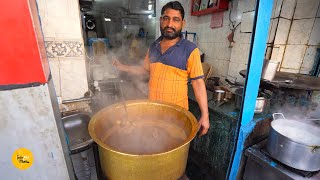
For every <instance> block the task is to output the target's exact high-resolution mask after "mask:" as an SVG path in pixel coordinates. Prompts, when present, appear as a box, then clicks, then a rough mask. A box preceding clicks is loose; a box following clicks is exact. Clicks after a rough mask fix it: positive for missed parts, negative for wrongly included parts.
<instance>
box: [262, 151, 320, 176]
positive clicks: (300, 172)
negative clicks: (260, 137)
mask: <svg viewBox="0 0 320 180" xmlns="http://www.w3.org/2000/svg"><path fill="white" fill-rule="evenodd" d="M260 151H261V152H262V153H264V154H265V155H267V156H268V157H269V158H270V159H272V160H273V161H274V162H275V163H276V164H278V165H279V166H282V167H284V168H286V169H288V170H290V171H292V172H294V173H296V174H299V175H300V176H303V177H306V178H309V177H312V176H314V175H315V174H317V173H319V172H320V171H313V172H310V171H303V170H299V169H295V168H293V167H290V166H287V165H285V164H283V163H282V162H280V161H278V160H276V159H274V158H273V157H272V156H271V155H270V154H269V153H268V151H267V150H266V149H265V148H262V149H261V150H260Z"/></svg>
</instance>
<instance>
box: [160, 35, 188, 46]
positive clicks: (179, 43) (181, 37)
mask: <svg viewBox="0 0 320 180" xmlns="http://www.w3.org/2000/svg"><path fill="white" fill-rule="evenodd" d="M162 39H163V36H160V37H159V38H158V39H157V40H156V47H157V48H158V49H160V41H161V40H162ZM183 40H184V39H183V36H182V34H181V35H180V40H179V41H178V42H177V43H176V44H175V45H174V46H180V45H181V43H182V41H183Z"/></svg>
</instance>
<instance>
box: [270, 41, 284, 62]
mask: <svg viewBox="0 0 320 180" xmlns="http://www.w3.org/2000/svg"><path fill="white" fill-rule="evenodd" d="M285 47H286V45H275V46H274V48H273V50H272V54H271V59H270V60H271V61H272V62H279V63H281V62H282V59H283V55H284V50H285Z"/></svg>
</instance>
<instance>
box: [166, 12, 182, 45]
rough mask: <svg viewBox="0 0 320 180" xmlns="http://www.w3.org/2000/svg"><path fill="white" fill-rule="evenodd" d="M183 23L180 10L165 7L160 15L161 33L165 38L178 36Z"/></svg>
mask: <svg viewBox="0 0 320 180" xmlns="http://www.w3.org/2000/svg"><path fill="white" fill-rule="evenodd" d="M184 24H185V20H183V19H182V16H181V14H180V11H178V10H174V9H167V10H165V11H164V13H163V15H162V16H161V17H160V30H161V35H162V36H163V37H164V38H166V39H175V38H177V37H179V36H180V34H181V30H182V28H183V27H184Z"/></svg>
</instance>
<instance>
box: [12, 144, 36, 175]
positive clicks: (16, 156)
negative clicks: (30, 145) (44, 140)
mask: <svg viewBox="0 0 320 180" xmlns="http://www.w3.org/2000/svg"><path fill="white" fill-rule="evenodd" d="M11 159H12V163H13V165H14V166H15V167H16V168H18V169H21V170H25V169H28V168H29V167H30V166H32V163H33V155H32V152H31V151H30V150H29V149H26V148H19V149H17V150H15V151H14V153H13V155H12V158H11Z"/></svg>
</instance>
